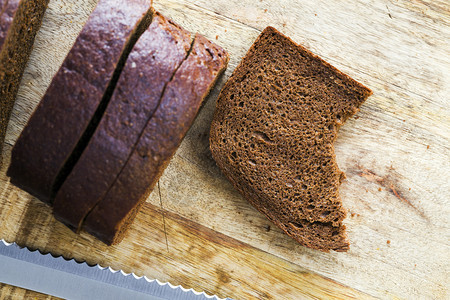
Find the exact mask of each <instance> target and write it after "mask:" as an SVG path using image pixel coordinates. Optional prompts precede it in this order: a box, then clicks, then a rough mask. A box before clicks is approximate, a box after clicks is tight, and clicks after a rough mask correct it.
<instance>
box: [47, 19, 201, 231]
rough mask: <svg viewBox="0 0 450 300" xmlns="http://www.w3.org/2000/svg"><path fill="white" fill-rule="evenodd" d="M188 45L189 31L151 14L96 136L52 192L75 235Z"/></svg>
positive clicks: (60, 214)
mask: <svg viewBox="0 0 450 300" xmlns="http://www.w3.org/2000/svg"><path fill="white" fill-rule="evenodd" d="M191 44H192V42H191V36H190V33H189V32H188V31H186V30H184V29H182V28H181V27H180V26H178V25H176V24H175V23H173V22H172V21H170V20H168V19H166V18H165V17H164V16H162V15H161V14H160V13H158V12H156V13H154V16H153V20H152V23H151V25H150V26H149V27H148V29H147V30H146V31H145V32H144V33H143V34H142V35H141V37H140V38H139V40H138V41H137V43H136V44H135V46H134V48H133V50H132V51H131V53H130V55H129V57H128V60H127V62H126V64H125V67H124V69H123V71H122V73H121V75H120V79H119V80H118V82H117V84H116V88H115V90H114V92H112V97H111V99H110V101H109V103H108V106H107V108H106V109H105V112H104V114H102V119H101V120H99V124H98V126H97V127H96V130H95V132H93V134H92V135H91V136H90V137H89V142H88V143H87V146H86V148H85V149H84V151H83V153H82V155H81V156H80V157H79V158H78V160H77V161H76V164H75V166H74V167H73V169H72V171H71V172H70V174H69V175H68V177H67V179H66V180H65V181H64V183H63V184H62V186H61V188H60V189H59V191H58V193H57V194H56V198H55V200H54V204H53V212H54V215H55V217H56V218H57V219H58V220H60V221H62V222H63V223H64V224H66V225H67V226H68V227H69V228H71V229H72V230H73V231H75V232H78V231H79V229H80V227H81V224H82V221H83V220H84V218H85V217H86V215H87V214H88V213H89V212H90V211H91V210H92V208H93V207H94V206H95V205H96V204H97V203H98V202H99V201H100V200H101V199H102V197H103V196H104V195H105V194H106V193H107V191H108V190H109V188H110V186H111V184H112V183H113V182H114V181H115V179H116V177H117V176H118V175H119V172H120V170H121V169H122V168H123V166H124V164H125V163H126V161H127V159H128V157H129V156H130V155H131V152H132V150H133V149H134V147H135V145H136V144H137V141H138V139H139V136H140V135H141V134H142V131H143V130H144V128H145V125H146V124H147V123H148V121H149V120H150V119H151V118H152V116H153V115H154V113H155V111H156V109H157V108H158V106H159V103H160V101H161V98H162V96H163V94H164V90H165V88H166V86H167V84H168V82H170V80H171V79H172V78H173V76H174V74H175V72H176V71H177V70H178V68H179V67H180V65H181V64H182V62H183V61H184V60H185V59H186V57H187V56H188V53H189V51H190V48H191Z"/></svg>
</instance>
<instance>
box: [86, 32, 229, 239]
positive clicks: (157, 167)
mask: <svg viewBox="0 0 450 300" xmlns="http://www.w3.org/2000/svg"><path fill="white" fill-rule="evenodd" d="M227 63H228V54H227V53H226V52H225V51H224V50H223V49H222V48H220V47H219V46H217V45H215V44H213V43H211V42H209V41H208V40H207V39H205V38H204V37H203V36H201V35H199V34H197V35H196V36H195V39H194V42H193V45H192V48H191V51H190V54H189V56H188V57H187V59H186V60H185V61H184V62H183V63H182V64H181V66H180V68H179V69H178V70H177V72H176V73H175V75H174V77H173V78H172V80H171V81H170V83H169V84H168V85H167V87H166V90H165V91H164V96H163V97H162V99H161V102H160V105H159V107H158V109H157V110H156V113H155V115H154V116H153V118H151V119H150V121H149V123H148V124H147V126H146V127H145V129H144V131H143V134H142V136H141V137H140V139H139V142H138V144H137V146H136V148H135V149H134V151H133V153H132V154H131V156H130V158H129V160H128V161H127V163H126V165H125V167H124V169H123V170H122V171H121V173H120V175H119V177H118V178H117V180H116V181H115V183H114V185H113V186H112V188H111V190H109V192H108V194H107V195H106V196H105V197H104V198H103V199H102V200H101V201H100V202H99V203H98V204H97V206H96V207H95V208H94V209H93V210H92V211H91V213H90V214H89V215H88V216H87V218H86V220H85V222H84V224H83V227H84V229H85V230H87V231H88V232H89V233H91V234H92V235H94V236H96V237H97V238H98V239H100V240H101V241H103V242H105V243H106V244H116V243H118V242H119V241H120V240H121V239H122V238H123V236H124V233H125V231H126V230H127V228H128V227H129V225H130V224H131V223H132V221H133V220H134V217H135V216H136V213H137V212H138V210H139V208H140V207H141V206H142V204H143V203H144V202H145V200H146V199H147V197H148V195H149V193H150V192H151V190H152V189H153V187H154V186H155V184H156V182H157V181H158V179H159V177H160V176H161V174H162V172H163V171H164V169H165V167H166V166H167V164H168V163H169V161H170V159H171V157H172V156H173V155H174V153H175V151H176V150H177V148H178V146H179V145H180V143H181V141H182V139H183V137H184V136H185V135H186V132H187V131H188V129H189V128H190V126H191V125H192V123H193V121H194V119H195V117H196V115H197V113H198V110H199V109H200V106H201V103H202V102H203V99H204V98H205V97H206V96H207V94H208V93H209V91H210V89H211V88H212V87H213V86H214V83H215V81H216V79H217V77H218V76H219V74H220V73H221V72H222V71H223V70H224V69H225V68H226V65H227Z"/></svg>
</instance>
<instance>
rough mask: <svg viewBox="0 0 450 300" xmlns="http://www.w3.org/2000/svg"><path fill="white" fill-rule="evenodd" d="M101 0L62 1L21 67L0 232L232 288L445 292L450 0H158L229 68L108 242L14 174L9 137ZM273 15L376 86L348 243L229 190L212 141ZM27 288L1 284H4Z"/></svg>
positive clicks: (341, 147)
mask: <svg viewBox="0 0 450 300" xmlns="http://www.w3.org/2000/svg"><path fill="white" fill-rule="evenodd" d="M94 4H95V1H94V0H78V1H76V0H52V1H51V3H50V7H49V9H48V11H47V13H46V16H45V19H44V23H43V25H42V28H41V31H40V32H39V34H38V36H37V39H36V43H35V49H34V52H33V54H32V57H31V59H30V62H29V65H28V68H27V70H26V73H25V75H24V78H23V81H22V85H21V89H20V92H19V96H18V99H17V103H16V106H15V108H14V112H13V116H12V119H11V122H10V126H9V129H8V133H7V139H6V142H5V143H6V144H5V152H4V154H3V155H4V162H5V163H4V166H3V167H2V169H1V171H0V238H3V239H6V240H7V241H10V242H12V241H15V242H17V243H18V244H20V245H24V246H28V247H30V248H32V249H39V250H41V251H44V252H51V253H53V254H55V255H63V256H64V257H66V258H75V259H77V260H81V261H87V262H88V263H91V264H95V263H99V264H101V265H104V266H112V267H113V268H116V269H123V270H124V271H126V272H135V273H136V274H137V275H146V276H147V277H149V278H158V279H159V280H161V281H170V282H171V283H172V284H175V285H178V284H181V285H183V286H184V287H187V288H194V289H196V290H205V291H206V292H207V293H211V294H217V295H219V296H221V297H225V296H228V297H232V298H235V299H253V298H255V299H256V298H260V299H303V298H314V299H317V298H333V297H335V298H339V299H350V298H357V299H363V298H371V297H378V298H385V299H397V298H404V299H419V298H420V299H446V298H447V299H448V297H449V294H448V287H449V286H450V283H449V277H450V276H449V275H450V274H449V272H450V255H449V253H450V251H449V248H450V247H449V246H450V242H449V238H450V230H449V215H450V205H449V198H450V113H449V110H448V105H449V104H450V101H449V94H450V42H449V41H450V25H449V24H450V6H449V3H448V1H447V0H442V1H431V0H395V1H390V0H388V1H370V0H349V1H344V2H343V1H339V0H328V1H324V0H319V1H317V0H304V1H288V0H273V1H255V0H231V1H230V0H215V1H210V0H197V1H194V0H186V1H176V0H155V3H154V6H155V8H156V9H158V10H160V11H161V12H162V13H163V14H165V15H166V16H168V17H171V18H172V19H173V20H174V21H176V22H177V23H179V24H180V25H182V26H183V27H185V28H186V29H188V30H190V31H192V32H195V31H198V32H200V33H202V34H204V35H205V36H206V37H208V38H209V39H211V40H213V41H215V42H217V43H218V44H220V45H221V46H223V47H224V48H226V49H227V50H228V51H229V53H230V58H231V59H230V64H229V67H228V70H227V72H226V74H225V76H223V78H222V79H221V80H220V82H219V83H218V85H217V86H216V88H215V89H214V91H213V92H212V94H211V96H210V97H209V98H208V99H207V103H206V105H205V107H204V108H203V110H202V111H201V113H200V115H199V117H198V118H197V120H196V122H195V124H194V126H193V127H192V129H191V130H190V131H189V133H188V135H187V137H186V138H185V140H184V141H183V143H182V145H181V147H180V149H179V150H178V152H177V154H176V155H175V157H174V158H173V160H172V162H171V163H170V165H169V167H168V168H167V170H166V171H165V173H164V175H163V176H162V178H161V179H160V181H159V184H158V185H157V187H156V189H155V190H154V191H153V193H152V194H151V195H150V197H149V198H148V200H147V203H146V204H145V206H144V208H143V210H142V211H141V212H140V213H139V215H138V217H137V219H136V221H135V223H134V224H133V226H132V228H131V230H130V231H129V234H128V235H127V237H126V238H125V239H124V241H123V242H122V243H121V244H120V245H117V246H113V247H107V246H105V245H103V244H102V243H100V242H98V241H96V240H95V239H94V238H92V237H90V236H89V235H87V234H85V233H82V234H81V235H80V236H78V235H75V234H74V233H72V232H71V231H70V230H69V229H67V228H65V227H64V226H63V225H61V224H60V223H58V222H57V221H55V219H54V218H53V217H52V215H51V210H50V208H49V207H47V206H45V205H44V204H42V203H41V202H39V201H38V200H36V199H34V198H32V197H31V196H29V195H28V194H27V193H25V192H22V191H20V190H19V189H17V188H15V187H14V186H12V185H11V184H10V183H9V180H8V178H7V177H6V175H5V173H6V167H7V166H8V164H9V160H10V151H11V147H12V145H13V144H14V142H15V140H16V139H17V137H18V135H19V134H20V131H21V130H22V128H23V126H24V125H25V124H26V122H27V119H28V118H29V116H30V115H31V113H32V112H33V110H34V108H35V107H36V105H37V103H38V102H39V100H40V98H41V97H42V95H43V93H44V91H45V90H46V88H47V86H48V85H49V83H50V81H51V78H52V76H53V75H54V74H55V73H56V71H57V70H58V68H59V66H60V64H61V63H62V61H63V59H64V57H65V55H66V54H67V52H68V51H69V49H70V47H71V45H72V43H73V42H74V40H75V38H76V36H77V34H78V32H79V31H80V30H81V28H82V25H83V23H84V22H85V20H86V19H87V17H88V15H89V13H90V11H91V10H92V9H93V7H94ZM267 25H272V26H275V27H276V28H278V29H279V30H281V31H282V32H284V33H285V34H287V35H289V36H290V37H291V38H292V39H294V40H295V41H297V42H299V43H301V44H302V45H304V46H305V47H307V48H308V49H310V50H311V51H313V52H314V53H316V54H318V55H320V56H321V57H323V58H324V59H326V60H327V61H329V62H330V63H331V64H333V65H334V66H336V67H337V68H339V69H341V70H342V71H344V72H345V73H347V74H349V75H350V76H351V77H353V78H355V79H357V80H358V81H360V82H362V83H364V84H365V85H367V86H368V87H370V88H371V89H372V90H373V91H374V94H373V96H371V97H370V98H369V99H368V100H367V102H366V103H365V104H364V105H363V106H362V107H361V111H360V112H359V113H358V114H357V115H356V116H355V117H354V118H352V119H350V120H348V121H347V123H346V124H345V125H344V126H343V127H342V128H341V129H340V133H339V137H338V141H337V144H336V155H337V160H338V163H339V166H340V168H341V169H342V170H343V171H345V172H346V174H347V180H346V181H345V182H344V183H343V184H342V186H341V189H340V191H341V196H342V198H343V202H344V205H345V207H347V208H348V210H349V216H348V218H347V219H346V221H345V223H346V225H347V227H348V232H349V236H350V239H351V242H352V245H351V250H350V251H349V252H348V253H329V254H327V253H321V252H318V251H314V250H310V249H306V248H304V247H301V246H299V245H298V244H297V243H296V242H295V241H294V240H292V239H290V238H289V237H287V236H286V235H284V234H283V233H282V232H281V230H279V229H278V228H276V227H274V226H273V225H272V224H271V223H270V222H269V221H268V220H267V219H266V218H265V217H264V216H262V215H261V214H260V213H258V212H257V211H256V210H255V209H254V208H253V207H251V206H250V205H249V204H248V203H247V202H246V201H245V200H244V199H242V197H240V195H239V194H238V193H237V192H236V191H235V190H234V189H233V188H232V186H231V184H230V183H228V182H227V180H226V179H225V178H224V176H223V175H222V174H221V173H220V171H219V169H218V168H217V166H216V165H215V163H214V161H213V160H212V158H211V154H210V152H209V144H208V131H209V124H210V122H211V118H212V114H213V111H214V106H215V101H216V99H217V96H218V92H219V91H220V88H221V87H222V85H223V83H224V82H225V80H226V79H227V78H228V77H229V76H230V74H231V72H232V71H233V70H234V68H235V67H236V65H237V64H238V63H239V61H240V60H241V58H242V57H243V55H244V54H245V53H246V51H247V50H248V48H249V47H250V45H251V44H252V43H253V41H254V40H255V38H256V37H257V36H258V34H259V33H260V31H261V30H262V29H264V28H265V27H266V26H267ZM25 293H28V292H26V291H21V290H20V289H13V288H11V287H10V286H6V285H2V286H0V295H19V294H20V295H22V294H25Z"/></svg>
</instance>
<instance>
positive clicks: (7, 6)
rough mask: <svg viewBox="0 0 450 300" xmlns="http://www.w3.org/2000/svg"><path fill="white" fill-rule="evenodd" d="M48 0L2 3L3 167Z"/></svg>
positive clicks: (0, 88) (0, 96) (7, 0)
mask: <svg viewBox="0 0 450 300" xmlns="http://www.w3.org/2000/svg"><path fill="white" fill-rule="evenodd" d="M47 4H48V0H22V1H19V0H0V49H1V50H0V99H1V100H0V166H1V164H2V155H1V154H2V148H3V141H4V139H5V134H6V129H7V127H8V121H9V117H10V116H11V112H12V109H13V106H14V102H15V100H16V96H17V92H18V90H19V85H20V81H21V79H22V75H23V72H24V70H25V66H26V64H27V61H28V58H29V57H30V54H31V50H32V49H33V44H34V38H35V37H36V33H37V32H38V30H39V28H40V27H41V23H42V19H43V17H44V13H45V10H46V9H47Z"/></svg>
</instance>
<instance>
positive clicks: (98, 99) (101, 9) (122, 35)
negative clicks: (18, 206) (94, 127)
mask: <svg viewBox="0 0 450 300" xmlns="http://www.w3.org/2000/svg"><path fill="white" fill-rule="evenodd" d="M150 6H151V1H150V0H148V1H145V0H128V1H126V2H125V3H124V2H123V1H122V0H100V1H99V3H98V4H97V7H96V8H95V10H94V11H93V13H92V14H91V16H90V17H89V19H88V21H87V23H86V25H85V26H84V28H83V30H82V32H81V33H80V35H79V36H78V38H77V40H76V42H75V44H74V46H73V48H72V49H71V51H70V52H69V54H68V55H67V57H66V59H65V61H64V63H63V65H62V66H61V68H60V69H59V71H58V73H57V74H56V75H55V77H54V78H53V81H52V83H51V84H50V87H49V88H48V90H47V92H46V94H45V96H44V97H43V99H42V100H41V102H40V103H39V105H38V107H37V108H36V110H35V112H34V113H33V115H32V116H31V118H30V120H29V121H28V124H27V126H26V127H25V129H24V130H23V131H22V134H21V136H20V137H19V139H18V141H17V143H16V145H15V146H14V148H13V151H12V158H11V165H10V167H9V170H8V176H10V177H11V182H12V183H13V184H15V185H17V186H18V187H20V188H22V189H24V190H25V191H27V192H29V193H30V194H32V195H33V196H36V197H38V198H39V199H40V200H42V201H43V202H45V203H49V204H50V203H51V201H52V198H53V196H54V195H55V193H56V191H57V185H58V182H57V181H61V184H62V181H63V180H62V179H64V178H63V177H64V176H63V175H65V174H63V173H65V172H67V171H68V170H65V169H63V167H65V166H66V167H69V168H68V169H70V165H72V164H73V163H74V161H73V160H72V159H71V157H75V156H76V155H77V154H81V152H82V148H83V147H82V146H83V143H85V142H87V141H84V139H83V134H84V133H85V132H86V134H89V132H88V131H89V130H87V128H88V125H89V124H90V122H91V120H93V117H94V116H95V113H96V110H98V108H99V104H101V103H103V104H105V103H107V101H105V100H107V98H108V90H111V87H112V88H113V87H114V81H115V80H116V79H117V77H118V74H120V69H121V67H122V66H123V65H124V63H125V60H126V56H127V55H128V53H129V51H130V50H131V47H132V46H133V44H134V42H135V40H136V39H137V38H138V36H139V35H140V34H141V33H142V32H143V31H144V30H145V29H146V27H147V26H148V24H149V23H150V20H151V13H150V10H149V9H150ZM104 95H105V97H104ZM102 98H104V99H103V100H104V101H102ZM98 117H101V115H100V116H97V118H98ZM94 120H95V119H94ZM80 140H81V141H80ZM77 146H79V147H77ZM74 160H75V159H74ZM61 174H63V175H61ZM60 178H62V179H61V180H59V179H60Z"/></svg>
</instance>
